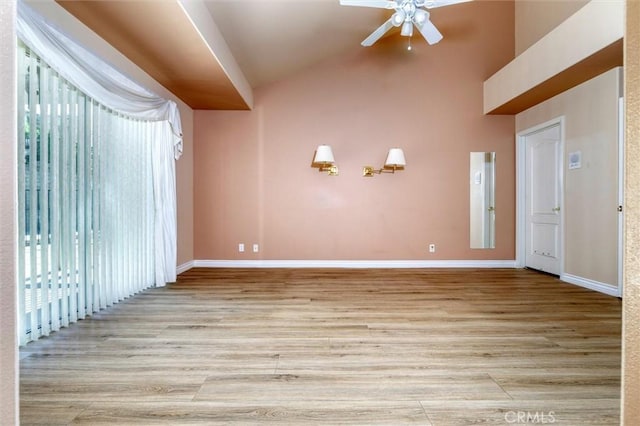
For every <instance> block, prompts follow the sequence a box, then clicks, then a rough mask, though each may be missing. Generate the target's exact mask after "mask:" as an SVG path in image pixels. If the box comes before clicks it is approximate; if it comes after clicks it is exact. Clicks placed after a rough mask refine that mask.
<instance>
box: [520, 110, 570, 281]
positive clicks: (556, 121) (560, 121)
mask: <svg viewBox="0 0 640 426" xmlns="http://www.w3.org/2000/svg"><path fill="white" fill-rule="evenodd" d="M556 125H559V126H560V170H559V171H558V179H559V180H560V182H558V184H559V185H560V247H559V249H558V255H559V271H558V272H559V276H560V277H562V276H563V275H564V157H565V154H564V140H565V134H564V130H565V117H564V115H562V116H559V117H556V118H553V119H551V120H549V121H545V122H544V123H540V124H538V125H535V126H533V127H529V128H527V129H525V130H522V131H520V132H518V133H517V134H516V267H518V268H524V267H525V266H526V265H525V258H526V243H527V240H526V213H527V212H526V200H525V197H526V186H525V185H526V181H527V180H526V169H527V167H526V160H527V150H526V146H525V143H526V140H527V137H528V136H530V135H532V134H534V133H538V132H540V131H541V130H544V129H546V128H548V127H552V126H556Z"/></svg>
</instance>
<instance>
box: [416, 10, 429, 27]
mask: <svg viewBox="0 0 640 426" xmlns="http://www.w3.org/2000/svg"><path fill="white" fill-rule="evenodd" d="M427 19H429V12H427V11H425V10H422V9H416V12H415V14H414V15H413V20H414V21H415V23H416V25H418V26H422V24H424V23H425V22H426V20H427Z"/></svg>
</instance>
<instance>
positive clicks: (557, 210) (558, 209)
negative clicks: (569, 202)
mask: <svg viewBox="0 0 640 426" xmlns="http://www.w3.org/2000/svg"><path fill="white" fill-rule="evenodd" d="M551 211H554V212H559V211H560V207H554V208H552V209H551Z"/></svg>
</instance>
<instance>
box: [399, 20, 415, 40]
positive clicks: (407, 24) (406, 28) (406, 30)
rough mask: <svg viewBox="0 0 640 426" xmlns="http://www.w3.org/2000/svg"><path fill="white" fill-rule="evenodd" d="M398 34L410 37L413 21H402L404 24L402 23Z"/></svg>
mask: <svg viewBox="0 0 640 426" xmlns="http://www.w3.org/2000/svg"><path fill="white" fill-rule="evenodd" d="M400 35H403V36H406V37H411V36H412V35H413V22H411V21H404V24H402V29H401V30H400Z"/></svg>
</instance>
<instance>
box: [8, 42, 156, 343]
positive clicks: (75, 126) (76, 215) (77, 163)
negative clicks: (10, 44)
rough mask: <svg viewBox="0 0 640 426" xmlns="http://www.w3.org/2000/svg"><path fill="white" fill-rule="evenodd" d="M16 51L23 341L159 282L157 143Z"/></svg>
mask: <svg viewBox="0 0 640 426" xmlns="http://www.w3.org/2000/svg"><path fill="white" fill-rule="evenodd" d="M162 125H163V123H159V122H148V121H142V120H139V119H132V118H129V117H126V116H123V115H122V114H118V113H116V112H114V111H113V110H110V109H109V108H107V107H105V106H104V105H101V104H100V103H98V102H97V101H95V100H94V99H91V98H90V97H88V96H87V95H85V94H84V93H82V92H81V91H79V90H78V89H77V88H75V87H73V86H72V85H71V84H70V83H68V82H67V81H66V80H65V79H63V78H62V77H60V76H59V75H58V74H57V73H56V72H55V71H54V70H52V69H51V68H50V67H49V66H48V65H47V64H45V63H44V62H43V61H42V60H41V59H40V58H39V57H38V56H37V55H36V54H35V53H34V52H32V51H31V50H30V49H29V48H28V47H26V46H24V45H23V44H21V43H20V44H19V48H18V207H19V212H18V232H19V238H18V284H19V292H18V294H19V306H18V308H19V338H20V344H25V343H26V342H28V341H30V340H35V339H37V338H38V337H40V336H43V335H48V334H49V333H50V332H51V331H55V330H58V329H59V328H60V327H64V326H67V325H68V324H69V323H72V322H75V321H77V320H78V319H82V318H85V317H86V316H87V315H91V314H92V313H93V312H96V311H98V310H100V309H103V308H105V307H107V306H110V305H112V304H113V303H117V302H118V301H120V300H122V299H124V298H126V297H129V296H131V295H133V294H135V293H137V292H139V291H141V290H143V289H145V288H148V287H150V286H152V285H154V282H155V277H154V267H155V265H154V192H153V191H154V188H153V170H152V152H151V149H152V146H153V144H152V141H153V138H154V136H156V132H157V129H156V127H158V126H162Z"/></svg>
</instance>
